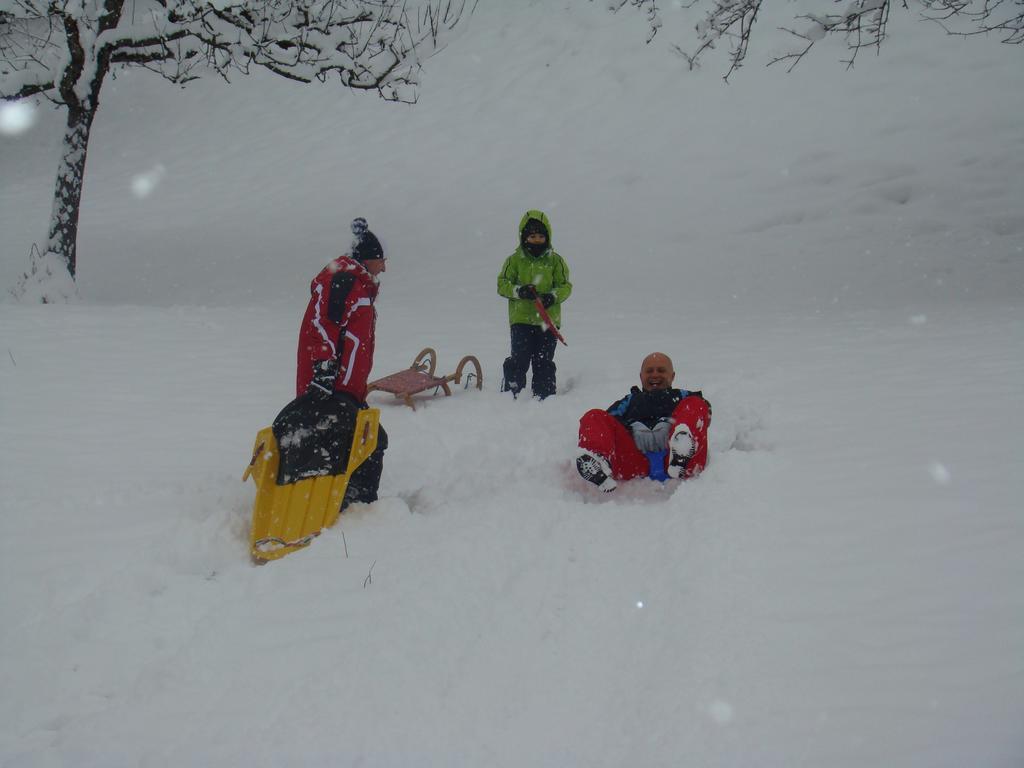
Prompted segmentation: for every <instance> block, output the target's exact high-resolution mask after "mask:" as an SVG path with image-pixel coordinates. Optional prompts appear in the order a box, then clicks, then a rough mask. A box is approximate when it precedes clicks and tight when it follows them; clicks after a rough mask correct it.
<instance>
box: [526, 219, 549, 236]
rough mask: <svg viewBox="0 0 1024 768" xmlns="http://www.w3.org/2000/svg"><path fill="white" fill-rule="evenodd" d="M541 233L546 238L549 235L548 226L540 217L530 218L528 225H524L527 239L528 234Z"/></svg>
mask: <svg viewBox="0 0 1024 768" xmlns="http://www.w3.org/2000/svg"><path fill="white" fill-rule="evenodd" d="M534 234H541V235H544V237H545V238H546V237H547V236H548V228H547V227H545V226H544V222H543V221H540V220H539V219H530V220H529V221H527V222H526V226H525V227H523V240H525V239H526V237H527V235H534Z"/></svg>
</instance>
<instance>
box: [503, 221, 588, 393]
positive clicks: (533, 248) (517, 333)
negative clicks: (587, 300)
mask: <svg viewBox="0 0 1024 768" xmlns="http://www.w3.org/2000/svg"><path fill="white" fill-rule="evenodd" d="M571 293H572V283H570V282H569V267H568V266H567V265H566V263H565V259H563V258H562V257H561V256H559V255H558V254H557V253H556V252H555V251H554V250H552V248H551V222H550V221H548V217H547V215H546V214H544V213H543V212H542V211H536V210H531V211H527V212H526V213H525V214H523V218H522V219H521V220H520V222H519V247H518V248H516V250H515V253H513V254H512V255H511V256H509V257H508V258H507V259H505V263H504V264H503V265H502V267H501V272H500V273H498V295H499V296H504V297H505V298H506V299H508V321H509V325H510V326H511V334H512V353H511V354H510V355H509V356H508V357H507V358H505V363H504V366H503V369H504V370H503V372H504V381H503V383H502V391H505V392H511V393H512V396H513V397H516V396H518V394H519V393H520V392H521V391H522V390H523V389H525V388H526V371H527V369H528V368H529V367H530V366H531V365H532V366H533V382H532V386H533V394H534V396H536V397H538V398H540V399H541V400H543V399H544V398H545V397H548V396H550V395H553V394H555V360H554V358H555V336H554V334H552V333H550V332H549V331H548V330H547V329H546V328H545V327H544V322H543V321H542V320H541V318H540V314H539V313H538V312H537V307H536V305H535V304H534V301H535V300H536V299H540V301H541V303H542V304H543V305H544V308H545V309H546V310H547V313H548V315H549V316H550V318H551V321H552V322H553V323H554V324H555V326H556V327H557V328H561V327H562V302H564V301H565V300H566V299H568V298H569V295H570V294H571Z"/></svg>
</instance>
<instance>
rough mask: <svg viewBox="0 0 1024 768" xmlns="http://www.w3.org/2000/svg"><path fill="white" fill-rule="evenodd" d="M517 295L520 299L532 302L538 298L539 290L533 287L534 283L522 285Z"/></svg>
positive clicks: (517, 290)
mask: <svg viewBox="0 0 1024 768" xmlns="http://www.w3.org/2000/svg"><path fill="white" fill-rule="evenodd" d="M516 295H517V296H519V298H520V299H530V301H533V300H534V299H536V298H537V288H536V287H535V286H534V285H533V283H528V284H526V285H520V286H519V287H518V288H517V289H516Z"/></svg>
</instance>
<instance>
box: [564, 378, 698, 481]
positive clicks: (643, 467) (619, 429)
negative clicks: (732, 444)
mask: <svg viewBox="0 0 1024 768" xmlns="http://www.w3.org/2000/svg"><path fill="white" fill-rule="evenodd" d="M671 418H672V429H673V430H675V428H676V426H677V425H679V424H686V426H688V427H689V428H690V433H691V434H692V435H693V439H694V441H695V442H696V444H697V450H696V452H695V453H694V454H693V458H692V459H690V461H689V463H688V464H687V465H686V477H693V476H694V475H699V474H700V473H701V472H702V471H703V469H704V466H705V465H706V464H707V462H708V426H709V425H710V424H711V412H710V410H709V409H708V404H707V401H706V400H705V399H704V398H703V397H699V396H698V395H689V396H687V397H684V398H683V399H682V400H680V401H679V404H678V405H677V406H676V407H675V409H674V410H673V411H672V417H671ZM579 445H580V448H583V449H586V450H588V451H591V452H592V453H596V454H598V455H600V456H603V457H604V458H605V459H607V461H608V463H609V464H611V467H612V476H613V477H614V478H615V479H616V480H631V479H633V478H634V477H647V473H648V470H649V466H648V463H647V457H646V456H645V455H644V454H643V453H641V452H640V449H639V448H637V447H636V443H634V442H633V434H632V433H631V432H630V431H629V430H628V429H627V428H626V427H624V426H623V425H622V422H620V421H619V420H618V419H616V418H615V417H614V416H612V415H611V414H610V413H608V412H607V411H602V410H600V409H597V408H595V409H593V410H590V411H587V412H586V413H585V414H583V418H582V419H580V442H579ZM668 458H669V457H668V456H667V455H666V457H665V463H666V466H667V464H668Z"/></svg>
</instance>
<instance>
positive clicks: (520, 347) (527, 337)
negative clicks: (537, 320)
mask: <svg viewBox="0 0 1024 768" xmlns="http://www.w3.org/2000/svg"><path fill="white" fill-rule="evenodd" d="M511 327H512V354H511V355H509V356H508V357H507V358H505V364H504V366H503V369H504V374H505V382H504V385H503V387H502V390H503V391H505V392H511V393H512V394H513V395H518V394H519V393H520V392H521V391H522V390H523V389H525V388H526V371H527V369H528V368H529V367H530V366H531V365H532V366H533V394H534V395H536V396H537V397H540V398H542V399H543V398H545V397H549V396H551V395H553V394H555V342H556V339H555V335H554V334H553V333H548V332H547V331H546V330H545V329H544V328H542V327H541V326H539V325H527V324H525V323H515V324H514V325H512V326H511Z"/></svg>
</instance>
